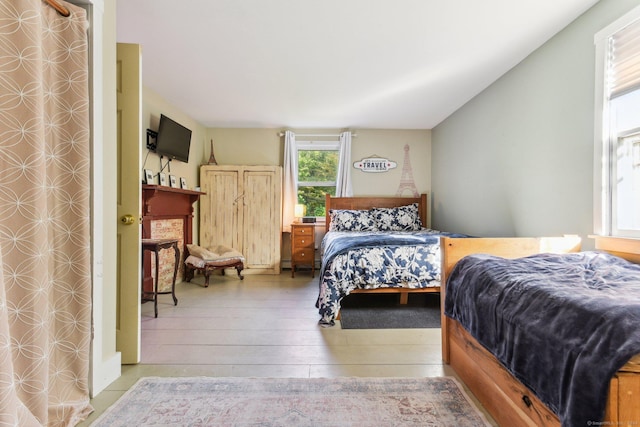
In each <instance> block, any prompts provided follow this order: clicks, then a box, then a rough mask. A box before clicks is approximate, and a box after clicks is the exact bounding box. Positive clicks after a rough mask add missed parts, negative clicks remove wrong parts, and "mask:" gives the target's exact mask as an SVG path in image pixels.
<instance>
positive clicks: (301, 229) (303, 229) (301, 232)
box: [291, 224, 315, 237]
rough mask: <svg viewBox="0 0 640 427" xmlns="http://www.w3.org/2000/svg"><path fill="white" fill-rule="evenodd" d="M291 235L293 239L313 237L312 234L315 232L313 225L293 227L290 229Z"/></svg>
mask: <svg viewBox="0 0 640 427" xmlns="http://www.w3.org/2000/svg"><path fill="white" fill-rule="evenodd" d="M291 230H292V234H293V236H294V237H297V236H313V232H314V230H315V226H313V225H297V224H296V225H295V226H294V227H291Z"/></svg>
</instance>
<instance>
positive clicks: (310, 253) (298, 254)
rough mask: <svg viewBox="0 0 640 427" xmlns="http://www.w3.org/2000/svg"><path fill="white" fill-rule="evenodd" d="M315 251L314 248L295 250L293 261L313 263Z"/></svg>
mask: <svg viewBox="0 0 640 427" xmlns="http://www.w3.org/2000/svg"><path fill="white" fill-rule="evenodd" d="M313 258H314V250H313V248H296V249H294V250H293V253H292V259H293V260H294V261H295V262H300V263H302V262H304V261H313Z"/></svg>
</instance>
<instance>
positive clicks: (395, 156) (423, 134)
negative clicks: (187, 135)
mask: <svg viewBox="0 0 640 427" xmlns="http://www.w3.org/2000/svg"><path fill="white" fill-rule="evenodd" d="M280 132H281V130H280V129H226V128H225V129H223V128H214V129H209V132H208V135H209V138H212V139H213V140H214V149H213V151H214V154H215V158H216V161H217V162H218V164H249V165H282V164H283V146H284V137H281V136H279V134H280ZM294 132H296V133H297V134H338V133H340V130H339V129H295V130H294ZM353 132H354V134H356V135H357V137H355V138H353V140H352V147H351V160H352V162H355V161H356V160H360V159H362V158H365V157H372V156H379V157H385V158H388V159H389V160H393V161H395V162H396V163H398V167H397V168H396V169H393V170H391V171H389V172H384V173H365V172H362V171H360V170H357V169H353V168H352V171H351V172H352V182H353V192H354V195H356V196H365V195H367V196H369V195H383V196H386V195H395V194H396V191H397V190H398V186H399V185H400V180H401V177H402V168H403V164H404V157H405V151H404V147H405V145H407V144H408V145H409V155H410V163H411V167H412V170H413V178H414V181H415V184H416V187H417V189H418V191H419V192H421V193H422V192H429V191H430V189H431V131H429V130H393V129H384V130H383V129H358V130H355V131H353ZM298 139H319V138H307V137H302V136H301V137H298ZM205 149H206V155H205V156H204V157H205V158H207V159H208V158H209V151H210V149H209V147H208V146H207V147H205Z"/></svg>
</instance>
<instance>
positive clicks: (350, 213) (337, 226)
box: [329, 209, 377, 231]
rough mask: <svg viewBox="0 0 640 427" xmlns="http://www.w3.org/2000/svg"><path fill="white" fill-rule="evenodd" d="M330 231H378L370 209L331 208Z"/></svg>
mask: <svg viewBox="0 0 640 427" xmlns="http://www.w3.org/2000/svg"><path fill="white" fill-rule="evenodd" d="M329 219H330V221H331V223H330V224H329V231H376V230H377V228H376V221H375V219H374V218H373V216H372V215H371V212H370V211H363V210H348V209H330V210H329Z"/></svg>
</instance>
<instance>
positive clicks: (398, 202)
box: [325, 194, 428, 231]
mask: <svg viewBox="0 0 640 427" xmlns="http://www.w3.org/2000/svg"><path fill="white" fill-rule="evenodd" d="M412 203H417V204H418V212H419V214H420V220H421V221H422V226H423V227H426V226H427V208H428V205H427V195H426V194H421V195H420V196H419V197H388V196H371V197H333V196H331V195H330V194H327V195H326V196H325V210H326V225H325V231H329V225H330V224H331V218H330V217H329V211H330V210H331V209H350V210H368V209H371V208H395V207H398V206H405V205H410V204H412Z"/></svg>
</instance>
